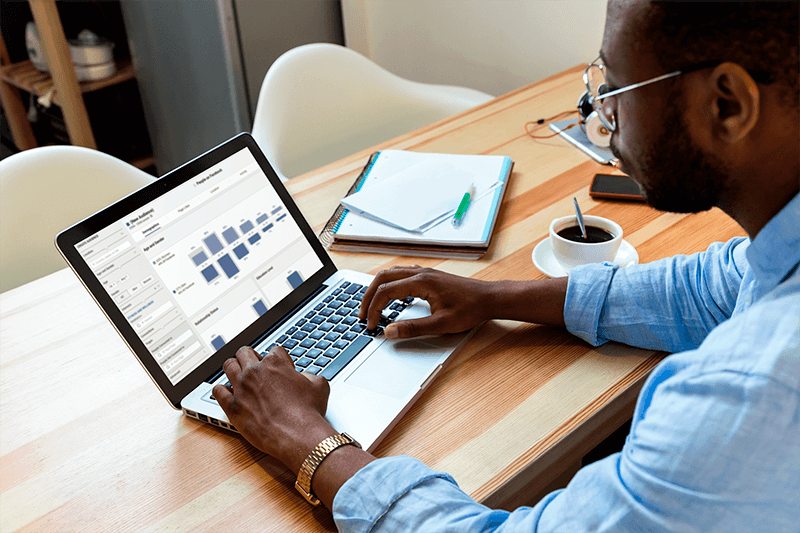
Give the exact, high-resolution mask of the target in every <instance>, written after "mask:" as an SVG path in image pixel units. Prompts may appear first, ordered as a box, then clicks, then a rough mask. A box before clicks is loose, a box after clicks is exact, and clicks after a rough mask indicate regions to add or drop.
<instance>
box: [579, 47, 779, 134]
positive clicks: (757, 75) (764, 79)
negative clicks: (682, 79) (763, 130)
mask: <svg viewBox="0 0 800 533" xmlns="http://www.w3.org/2000/svg"><path fill="white" fill-rule="evenodd" d="M602 59H603V57H602V55H601V56H598V57H597V59H595V60H594V61H592V62H591V63H589V65H588V66H587V67H586V70H584V71H583V83H585V84H586V90H587V91H588V92H589V97H590V99H591V102H590V103H591V104H592V107H593V108H594V109H595V110H596V111H597V114H598V116H599V117H600V120H601V121H602V122H603V125H604V126H605V127H606V128H608V130H609V131H615V130H616V129H617V117H614V119H613V120H612V121H611V123H609V122H608V118H607V117H606V116H605V114H604V113H603V112H602V111H600V109H599V108H600V101H601V100H604V99H606V98H609V97H611V96H616V95H618V94H621V93H624V92H628V91H632V90H634V89H638V88H639V87H644V86H645V85H650V84H651V83H656V82H659V81H663V80H666V79H669V78H674V77H675V76H680V75H681V74H687V73H689V72H695V71H697V70H702V69H704V68H713V67H716V66H718V65H721V64H722V63H724V62H725V61H723V60H716V59H711V60H707V61H701V62H699V63H694V64H692V65H688V66H685V67H683V68H681V69H679V70H676V71H673V72H669V73H667V74H662V75H660V76H656V77H655V78H651V79H649V80H645V81H640V82H638V83H632V84H630V85H626V86H625V87H621V88H619V89H614V90H613V91H609V92H607V93H603V94H599V95H597V96H594V95H592V88H591V87H589V69H590V68H592V67H597V68H598V69H600V72H601V73H602V74H603V79H604V80H608V78H607V77H606V69H605V65H604V64H603V63H598V62H599V61H602ZM747 73H748V74H750V76H751V77H752V78H753V80H754V81H756V82H757V83H761V84H764V85H769V84H770V83H772V82H774V81H775V78H773V77H772V74H770V73H769V72H760V71H750V70H748V71H747Z"/></svg>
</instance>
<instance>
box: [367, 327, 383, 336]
mask: <svg viewBox="0 0 800 533" xmlns="http://www.w3.org/2000/svg"><path fill="white" fill-rule="evenodd" d="M381 333H383V328H382V327H380V326H378V327H376V328H375V329H366V330H364V335H369V336H370V337H377V336H378V335H380V334H381Z"/></svg>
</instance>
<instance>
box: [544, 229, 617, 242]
mask: <svg viewBox="0 0 800 533" xmlns="http://www.w3.org/2000/svg"><path fill="white" fill-rule="evenodd" d="M558 235H559V236H560V237H564V238H565V239H567V240H568V241H575V242H588V243H595V242H606V241H610V240H611V239H613V238H614V235H613V234H611V233H609V232H607V231H606V230H604V229H600V228H596V227H594V226H586V238H585V239H584V238H583V233H581V228H580V226H571V227H569V228H564V229H562V230H561V231H559V232H558Z"/></svg>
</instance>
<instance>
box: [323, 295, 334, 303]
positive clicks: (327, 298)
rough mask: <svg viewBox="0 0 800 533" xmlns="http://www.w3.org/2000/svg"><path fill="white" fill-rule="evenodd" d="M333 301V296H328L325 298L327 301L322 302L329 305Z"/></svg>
mask: <svg viewBox="0 0 800 533" xmlns="http://www.w3.org/2000/svg"><path fill="white" fill-rule="evenodd" d="M331 300H333V296H326V297H325V299H324V300H322V301H323V302H325V303H328V302H330V301H331Z"/></svg>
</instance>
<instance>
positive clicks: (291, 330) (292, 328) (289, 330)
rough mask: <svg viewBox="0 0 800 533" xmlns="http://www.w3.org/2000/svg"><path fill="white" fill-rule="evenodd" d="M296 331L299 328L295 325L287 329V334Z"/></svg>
mask: <svg viewBox="0 0 800 533" xmlns="http://www.w3.org/2000/svg"><path fill="white" fill-rule="evenodd" d="M295 331H297V328H296V327H294V326H292V327H290V328H289V329H287V330H286V334H287V335H291V334H292V333H294V332H295Z"/></svg>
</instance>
